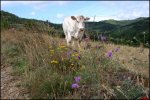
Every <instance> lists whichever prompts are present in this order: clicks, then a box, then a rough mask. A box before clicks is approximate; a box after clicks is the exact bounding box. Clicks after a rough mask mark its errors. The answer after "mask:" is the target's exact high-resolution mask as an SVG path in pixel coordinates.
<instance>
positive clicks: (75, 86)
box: [71, 83, 80, 89]
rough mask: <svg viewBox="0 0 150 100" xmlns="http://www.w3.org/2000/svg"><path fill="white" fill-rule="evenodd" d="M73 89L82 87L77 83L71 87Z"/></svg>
mask: <svg viewBox="0 0 150 100" xmlns="http://www.w3.org/2000/svg"><path fill="white" fill-rule="evenodd" d="M71 87H72V88H73V89H76V88H79V87H80V86H79V85H78V84H77V83H74V84H72V85H71Z"/></svg>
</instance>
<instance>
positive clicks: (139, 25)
mask: <svg viewBox="0 0 150 100" xmlns="http://www.w3.org/2000/svg"><path fill="white" fill-rule="evenodd" d="M13 25H18V26H19V27H20V26H23V27H25V28H27V29H31V30H36V31H38V32H39V31H48V32H49V33H50V34H51V33H53V34H57V35H60V36H63V30H62V25H61V24H54V23H51V22H48V21H42V20H36V19H26V18H20V17H18V16H16V15H14V14H11V13H9V12H5V11H1V29H5V28H8V27H9V28H10V27H12V26H13ZM86 29H87V30H88V32H87V34H89V35H90V37H91V39H95V40H97V39H98V37H97V36H98V35H100V34H105V35H106V36H107V37H108V36H109V39H110V40H112V41H116V40H117V42H120V43H121V42H129V41H133V37H135V38H136V41H135V42H136V43H137V44H139V43H140V42H142V43H143V42H145V43H147V42H148V43H149V17H140V18H137V19H133V20H113V19H109V20H103V21H99V22H86ZM144 37H145V38H144Z"/></svg>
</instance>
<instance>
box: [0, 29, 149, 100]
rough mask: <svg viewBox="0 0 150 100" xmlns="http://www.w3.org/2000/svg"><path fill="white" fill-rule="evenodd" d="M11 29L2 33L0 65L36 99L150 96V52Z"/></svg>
mask: <svg viewBox="0 0 150 100" xmlns="http://www.w3.org/2000/svg"><path fill="white" fill-rule="evenodd" d="M89 43H90V44H91V47H90V48H87V49H85V50H84V49H78V48H77V46H74V47H72V48H71V47H67V46H66V42H65V39H64V38H58V37H52V36H49V35H48V34H47V33H42V34H41V33H33V32H31V31H27V30H21V31H18V30H15V29H9V30H5V31H2V32H1V58H2V59H1V61H2V64H3V63H5V64H8V65H10V66H12V68H13V70H12V74H13V75H14V76H19V77H21V80H22V81H21V83H20V85H21V86H22V87H25V88H27V89H28V90H29V93H30V97H31V98H33V99H60V98H63V99H138V98H140V97H142V96H148V94H149V88H148V87H149V49H148V48H143V47H142V46H141V47H131V46H124V45H117V44H113V43H102V42H101V41H97V42H92V41H90V42H89ZM82 45H85V43H83V44H82Z"/></svg>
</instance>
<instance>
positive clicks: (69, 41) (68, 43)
mask: <svg viewBox="0 0 150 100" xmlns="http://www.w3.org/2000/svg"><path fill="white" fill-rule="evenodd" d="M66 41H67V45H68V46H70V44H71V36H70V35H69V34H68V36H67V37H66Z"/></svg>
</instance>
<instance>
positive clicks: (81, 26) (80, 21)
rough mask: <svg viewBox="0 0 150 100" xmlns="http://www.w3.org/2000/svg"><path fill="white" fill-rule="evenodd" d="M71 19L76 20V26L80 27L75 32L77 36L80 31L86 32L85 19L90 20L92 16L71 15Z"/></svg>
mask: <svg viewBox="0 0 150 100" xmlns="http://www.w3.org/2000/svg"><path fill="white" fill-rule="evenodd" d="M71 19H72V20H74V21H76V27H77V28H78V32H77V33H76V34H75V35H76V37H77V36H78V33H84V31H85V23H84V22H85V21H87V20H89V19H90V18H88V17H84V16H76V17H75V16H71Z"/></svg>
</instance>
